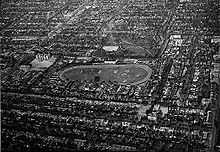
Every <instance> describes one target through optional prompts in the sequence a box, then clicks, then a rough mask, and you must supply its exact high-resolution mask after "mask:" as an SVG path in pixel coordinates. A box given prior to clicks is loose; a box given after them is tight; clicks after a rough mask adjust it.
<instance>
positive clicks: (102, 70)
mask: <svg viewBox="0 0 220 152" xmlns="http://www.w3.org/2000/svg"><path fill="white" fill-rule="evenodd" d="M151 72H152V70H151V69H150V68H149V67H148V66H146V65H137V64H126V65H90V66H88V65H87V66H75V67H71V68H68V69H66V70H64V71H62V72H61V78H62V79H64V80H67V81H70V80H95V79H98V80H99V81H112V82H117V83H120V84H139V83H143V82H145V81H147V80H148V79H149V77H150V75H151Z"/></svg>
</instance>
